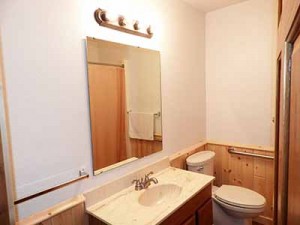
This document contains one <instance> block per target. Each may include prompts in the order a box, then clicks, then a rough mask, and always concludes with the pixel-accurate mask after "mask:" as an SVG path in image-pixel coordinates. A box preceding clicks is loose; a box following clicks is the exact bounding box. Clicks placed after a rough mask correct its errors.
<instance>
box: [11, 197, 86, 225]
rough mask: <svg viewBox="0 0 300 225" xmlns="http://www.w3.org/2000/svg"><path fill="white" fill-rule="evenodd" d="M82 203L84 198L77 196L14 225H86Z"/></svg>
mask: <svg viewBox="0 0 300 225" xmlns="http://www.w3.org/2000/svg"><path fill="white" fill-rule="evenodd" d="M84 202H85V198H84V196H83V195H78V196H76V197H74V198H72V199H69V200H67V201H64V202H62V203H59V204H57V205H56V206H54V207H51V208H49V209H47V210H45V211H41V212H38V213H36V214H34V215H32V216H30V217H28V218H26V219H24V220H21V221H19V222H17V223H16V225H86V224H88V222H87V217H86V214H85V205H84Z"/></svg>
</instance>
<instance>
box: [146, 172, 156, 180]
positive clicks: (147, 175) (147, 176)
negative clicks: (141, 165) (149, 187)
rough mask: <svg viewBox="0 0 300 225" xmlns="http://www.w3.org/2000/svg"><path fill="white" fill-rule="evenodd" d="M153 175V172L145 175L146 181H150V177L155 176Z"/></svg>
mask: <svg viewBox="0 0 300 225" xmlns="http://www.w3.org/2000/svg"><path fill="white" fill-rule="evenodd" d="M153 174H154V173H153V171H150V172H149V173H148V174H146V175H145V179H146V178H147V179H149V176H150V175H153Z"/></svg>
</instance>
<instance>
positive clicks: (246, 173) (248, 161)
mask: <svg viewBox="0 0 300 225" xmlns="http://www.w3.org/2000/svg"><path fill="white" fill-rule="evenodd" d="M244 152H248V153H253V150H251V149H244ZM241 163H242V184H241V186H243V187H245V188H249V189H252V187H253V180H252V179H251V177H253V176H254V158H253V157H251V156H243V157H242V160H241ZM249 178H250V179H249Z"/></svg>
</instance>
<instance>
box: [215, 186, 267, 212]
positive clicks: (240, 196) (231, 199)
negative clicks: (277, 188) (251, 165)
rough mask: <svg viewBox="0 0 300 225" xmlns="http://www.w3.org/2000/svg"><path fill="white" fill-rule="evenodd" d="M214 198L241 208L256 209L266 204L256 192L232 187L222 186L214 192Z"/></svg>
mask: <svg viewBox="0 0 300 225" xmlns="http://www.w3.org/2000/svg"><path fill="white" fill-rule="evenodd" d="M215 197H216V198H217V199H218V200H220V201H222V202H225V203H227V204H230V205H233V206H237V207H242V208H251V209H256V208H262V207H264V206H265V204H266V199H265V198H264V197H263V196H262V195H260V194H258V193H257V192H255V191H252V190H250V189H247V188H243V187H238V186H232V185H222V186H221V187H220V188H219V189H218V190H216V192H215Z"/></svg>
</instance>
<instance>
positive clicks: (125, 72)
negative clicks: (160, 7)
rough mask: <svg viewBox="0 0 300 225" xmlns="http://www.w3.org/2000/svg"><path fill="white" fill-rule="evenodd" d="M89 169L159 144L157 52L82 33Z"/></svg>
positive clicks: (151, 149)
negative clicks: (88, 131)
mask: <svg viewBox="0 0 300 225" xmlns="http://www.w3.org/2000/svg"><path fill="white" fill-rule="evenodd" d="M87 64H88V84H89V100H90V120H91V133H92V146H93V151H92V152H93V169H94V175H98V174H100V173H102V172H104V171H107V170H110V169H112V168H115V167H117V166H120V165H123V164H125V163H128V162H131V161H133V160H136V159H138V158H142V157H145V156H147V155H150V154H153V153H155V152H158V151H161V150H162V110H161V77H160V53H159V52H158V51H154V50H149V49H143V48H138V47H133V46H128V45H123V44H118V43H113V42H108V41H103V40H99V39H95V38H90V37H87Z"/></svg>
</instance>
